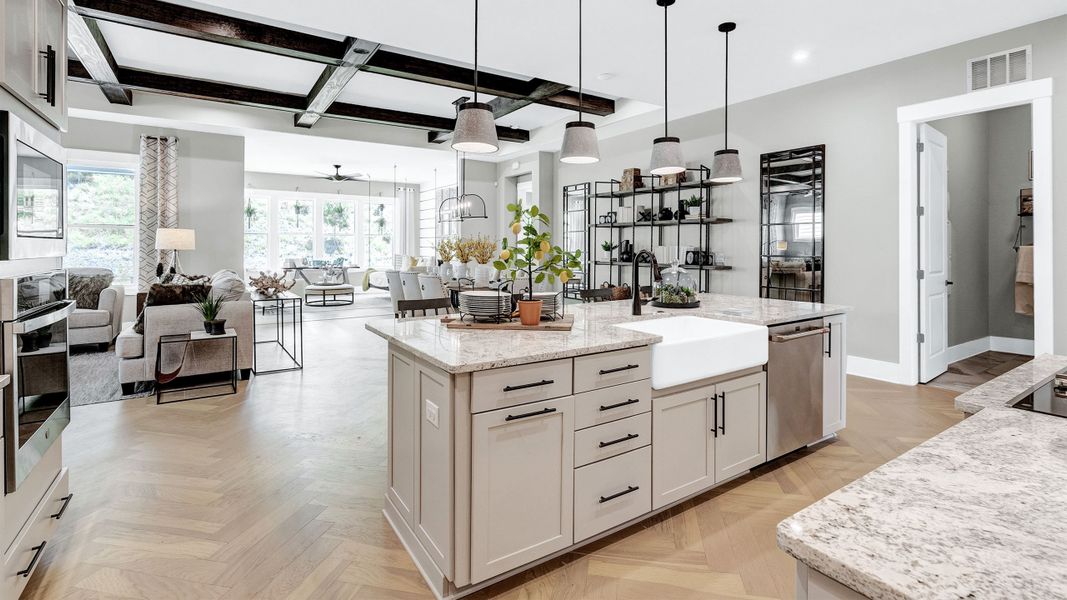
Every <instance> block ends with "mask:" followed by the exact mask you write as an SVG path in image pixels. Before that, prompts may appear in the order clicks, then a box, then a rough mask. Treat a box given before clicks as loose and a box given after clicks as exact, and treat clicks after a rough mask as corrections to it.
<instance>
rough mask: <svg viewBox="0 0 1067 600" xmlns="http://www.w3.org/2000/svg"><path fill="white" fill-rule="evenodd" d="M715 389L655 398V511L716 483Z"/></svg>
mask: <svg viewBox="0 0 1067 600" xmlns="http://www.w3.org/2000/svg"><path fill="white" fill-rule="evenodd" d="M714 395H715V386H708V387H703V388H698V389H695V390H690V391H687V392H680V393H678V394H671V395H670V396H663V397H660V398H653V399H652V508H653V510H655V509H657V508H660V507H663V506H666V505H668V504H670V503H671V502H674V501H675V500H680V499H682V498H685V497H686V496H689V495H691V494H695V493H696V492H699V491H701V490H703V489H706V488H709V487H711V486H712V485H714V483H715V441H714V437H713V433H712V431H711V428H712V425H713V423H712V420H713V418H714V416H713V414H712V413H713V407H714V402H713V400H714V398H713V397H714Z"/></svg>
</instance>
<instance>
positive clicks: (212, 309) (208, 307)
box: [194, 292, 226, 335]
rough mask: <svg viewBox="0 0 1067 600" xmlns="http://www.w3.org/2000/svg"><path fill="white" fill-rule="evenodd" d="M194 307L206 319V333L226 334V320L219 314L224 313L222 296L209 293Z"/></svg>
mask: <svg viewBox="0 0 1067 600" xmlns="http://www.w3.org/2000/svg"><path fill="white" fill-rule="evenodd" d="M194 306H196V310H197V312H199V313H200V316H201V317H203V319H204V333H209V334H211V335H222V334H224V333H226V319H220V318H219V313H220V312H222V296H216V295H214V294H212V293H211V292H208V293H206V294H204V296H203V297H202V298H200V300H199V301H197V303H196V304H195V305H194Z"/></svg>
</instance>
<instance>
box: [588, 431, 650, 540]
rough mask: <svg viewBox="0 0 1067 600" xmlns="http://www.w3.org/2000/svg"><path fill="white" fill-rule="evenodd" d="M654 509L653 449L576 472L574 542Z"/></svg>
mask: <svg viewBox="0 0 1067 600" xmlns="http://www.w3.org/2000/svg"><path fill="white" fill-rule="evenodd" d="M650 510H652V448H651V447H649V446H645V447H644V448H639V449H637V450H633V451H631V452H627V453H626V454H620V455H619V456H615V457H612V458H609V459H607V460H603V461H600V462H598V463H593V464H591V465H586V466H584V467H581V468H579V469H575V471H574V541H575V542H580V541H581V540H584V539H586V538H588V537H592V536H594V535H596V534H598V533H600V532H602V531H605V530H607V529H611V528H612V527H615V526H616V525H620V524H622V523H625V522H627V521H629V520H631V519H636V518H637V517H640V516H641V515H643V514H645V513H647V512H649V511H650Z"/></svg>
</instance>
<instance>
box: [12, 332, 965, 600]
mask: <svg viewBox="0 0 1067 600" xmlns="http://www.w3.org/2000/svg"><path fill="white" fill-rule="evenodd" d="M305 335H306V337H305V348H306V351H307V357H306V359H307V360H306V362H305V364H306V368H305V370H304V371H302V372H293V373H283V374H275V375H268V376H264V377H261V378H259V379H257V380H255V381H253V382H252V383H251V384H250V385H249V384H242V386H243V387H242V392H241V394H240V395H238V396H231V397H223V398H212V399H209V400H202V401H194V402H186V403H181V404H171V405H167V406H161V407H157V406H155V405H154V404H152V403H151V400H132V401H126V402H115V403H110V404H103V405H94V406H85V407H79V408H75V409H74V414H73V422H72V424H71V426H70V427H69V428H68V429H67V434H66V438H65V452H66V461H67V464H68V466H69V467H70V469H71V481H70V483H71V489H72V491H74V492H75V498H74V501H73V502H72V503H71V505H70V509H69V510H68V511H67V516H65V517H64V519H63V520H62V522H61V524H60V528H59V531H58V533H57V537H56V539H55V540H54V542H49V544H48V547H47V551H46V552H45V554H44V556H43V558H42V563H41V565H40V567H39V568H38V570H37V572H36V574H35V575H34V577H33V578H32V580H31V581H30V583H29V586H28V588H27V590H26V592H25V594H24V596H23V597H24V598H26V599H49V600H52V599H60V598H66V599H71V600H107V599H114V598H140V599H145V600H157V599H195V600H202V599H218V598H227V599H232V598H293V599H311V598H314V599H316V600H320V599H321V600H325V599H350V598H381V599H392V598H396V599H408V598H430V597H431V596H430V594H429V591H428V589H427V588H426V587H425V585H424V583H423V581H422V578H421V577H420V575H419V573H418V572H417V571H416V569H415V567H414V565H413V564H412V562H411V561H410V560H409V558H408V556H407V554H406V553H405V551H404V549H403V548H402V547H401V545H400V542H399V541H398V540H397V538H396V537H395V536H394V534H393V533H392V531H391V530H390V529H389V527H388V525H387V524H386V521H385V519H384V517H383V516H382V513H381V510H382V503H383V495H384V492H385V469H386V455H385V451H386V403H385V369H386V363H385V356H386V353H385V344H384V342H382V341H381V340H380V339H378V338H376V337H374V336H373V335H371V334H369V333H368V332H366V331H365V330H364V329H363V321H362V320H359V319H342V320H334V321H320V322H314V323H308V324H307V326H306V331H305ZM849 394H850V399H849V411H848V428H847V429H846V430H845V431H844V432H843V433H842V434H841V436H840V437H839V438H838V439H837V440H835V441H832V442H827V443H824V444H822V445H820V446H818V447H816V448H813V449H809V450H806V451H802V452H798V453H795V454H794V455H791V456H789V457H786V458H785V459H783V460H779V461H777V462H775V463H773V464H771V465H767V466H765V467H762V468H760V469H758V470H757V471H756V472H754V473H752V474H750V475H748V476H745V477H743V478H741V479H739V480H737V481H735V482H732V483H730V484H729V485H726V486H724V487H721V488H718V489H716V490H713V491H711V492H709V493H707V494H704V495H703V496H701V497H699V498H697V499H695V500H693V501H690V502H688V503H686V504H684V505H682V506H679V507H676V508H675V509H673V510H671V511H670V512H669V513H665V514H663V515H661V516H659V517H657V518H655V519H653V520H651V521H649V522H647V523H645V524H642V525H639V526H635V527H632V528H630V529H628V530H626V531H624V532H620V533H619V534H616V535H614V536H612V537H611V538H609V539H606V540H602V541H600V542H598V543H595V544H593V545H591V546H587V547H585V548H583V549H582V550H581V551H580V552H575V553H572V554H569V555H567V556H564V557H562V558H560V559H558V560H554V561H552V562H551V564H548V565H544V566H541V567H537V568H535V569H533V570H532V571H530V572H528V573H525V574H522V575H519V576H516V577H513V578H512V579H510V580H508V581H505V582H502V583H500V584H497V585H495V586H493V587H492V588H490V589H488V590H486V591H484V592H482V593H479V594H478V595H476V596H475V597H476V598H480V599H484V598H494V597H499V598H509V599H534V598H545V599H548V598H552V599H577V598H598V599H618V600H638V599H651V598H672V599H674V598H701V599H710V598H734V599H737V598H792V597H793V593H794V588H793V577H794V576H793V572H794V565H793V560H792V559H791V558H790V557H789V556H787V555H786V554H784V553H782V552H781V551H779V550H778V549H777V547H776V546H775V535H774V529H775V525H776V524H777V523H778V522H779V521H780V520H781V519H782V518H784V517H786V516H788V515H790V514H792V513H794V512H796V511H797V510H799V509H801V508H803V507H805V506H807V505H808V504H810V503H811V502H813V501H814V500H816V499H818V498H820V497H822V496H824V495H826V494H828V493H830V492H832V491H833V490H835V489H837V488H839V487H841V486H843V485H845V484H847V483H848V482H850V481H853V480H854V479H856V478H858V477H860V476H861V475H863V474H864V473H866V472H868V471H870V470H871V469H874V468H875V467H877V466H879V465H881V464H883V463H885V462H886V461H888V460H890V459H892V458H893V457H895V456H897V455H899V454H901V453H902V452H904V451H906V450H908V449H909V448H911V447H913V446H915V445H916V444H919V443H921V442H922V441H924V440H926V439H928V438H930V437H931V436H933V435H935V434H937V433H938V432H940V431H942V430H943V429H945V428H947V427H949V426H951V425H952V424H954V423H956V422H958V421H959V420H960V419H961V418H962V415H960V414H959V413H957V412H956V411H955V410H953V408H952V397H953V396H954V394H953V393H952V392H950V391H946V390H942V389H937V388H933V387H929V386H920V387H902V386H894V385H889V384H883V383H879V382H875V381H871V380H865V379H858V378H852V379H850V380H849Z"/></svg>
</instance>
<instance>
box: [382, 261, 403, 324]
mask: <svg viewBox="0 0 1067 600" xmlns="http://www.w3.org/2000/svg"><path fill="white" fill-rule="evenodd" d="M385 280H386V281H387V282H388V283H389V299H390V300H392V302H393V313H394V314H396V313H397V311H398V310H400V309H399V308H398V304H399V302H400V301H401V300H404V299H405V298H404V284H403V282H402V281H400V271H386V272H385Z"/></svg>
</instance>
